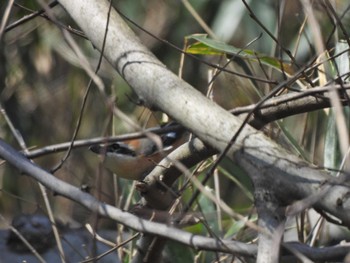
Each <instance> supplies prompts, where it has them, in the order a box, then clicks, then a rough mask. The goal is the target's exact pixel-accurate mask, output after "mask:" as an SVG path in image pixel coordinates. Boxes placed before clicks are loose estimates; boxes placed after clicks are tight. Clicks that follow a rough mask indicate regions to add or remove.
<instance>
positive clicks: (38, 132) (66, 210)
mask: <svg viewBox="0 0 350 263" xmlns="http://www.w3.org/2000/svg"><path fill="white" fill-rule="evenodd" d="M190 2H191V5H192V7H193V9H194V10H196V12H197V14H193V13H191V12H190V10H189V9H188V8H187V7H186V3H187V1H158V0H149V1H146V0H144V1H140V0H139V1H136V0H132V1H118V2H116V3H114V5H115V7H116V8H117V9H118V10H120V12H122V13H123V14H124V15H126V16H127V17H129V18H130V19H131V20H132V21H134V22H135V23H136V24H137V25H139V26H140V27H141V28H144V29H145V31H143V30H141V29H140V28H139V27H136V26H135V25H133V24H132V23H129V25H130V26H131V27H132V28H133V29H134V30H135V32H136V33H137V35H139V37H140V39H141V41H142V42H143V43H144V44H145V45H146V46H147V47H149V48H150V49H151V51H152V52H154V53H155V55H156V56H157V57H158V58H159V59H160V60H161V61H163V62H164V63H165V64H166V65H167V67H168V68H169V69H171V70H172V71H173V72H179V68H180V66H181V65H183V69H182V71H181V73H182V77H183V78H184V79H185V80H186V81H188V82H189V83H190V84H192V85H193V86H194V87H196V88H197V89H199V90H201V91H202V92H203V93H207V92H208V88H209V86H210V85H209V82H210V80H211V78H212V76H213V75H214V74H215V73H216V72H215V70H214V69H212V68H211V67H209V66H207V65H205V64H204V63H202V62H201V61H200V60H196V59H193V58H191V57H187V56H185V57H184V62H183V64H182V62H181V53H180V52H179V51H178V50H176V49H175V48H174V47H172V46H171V45H168V44H167V43H166V42H162V41H160V40H159V39H155V38H153V37H152V36H150V35H149V34H148V33H147V31H149V32H152V34H154V35H156V36H157V37H158V38H160V39H163V40H166V41H169V42H170V43H172V44H174V45H176V46H177V47H179V48H180V49H186V50H187V51H188V52H190V53H193V54H195V56H196V57H197V58H200V59H201V60H204V61H207V62H210V63H213V64H217V65H221V66H224V65H225V64H226V62H227V58H228V57H232V56H234V55H233V54H234V53H237V50H238V53H239V54H240V55H242V56H243V59H242V60H240V61H236V62H231V63H230V64H229V65H228V68H229V69H230V70H235V71H238V72H240V73H243V74H247V72H246V71H245V67H248V68H249V69H250V70H251V73H252V74H253V75H254V76H256V77H268V78H270V79H275V80H279V81H280V80H283V78H284V73H287V74H289V73H290V74H292V73H293V72H295V70H297V65H296V64H298V65H303V64H305V63H306V62H308V61H309V60H310V58H312V57H313V56H314V55H315V48H314V40H313V38H312V34H311V32H312V29H311V28H309V27H308V25H305V26H304V19H305V15H304V13H303V9H302V7H301V4H300V3H299V2H298V1H291V0H286V1H270V0H250V1H247V2H248V3H249V5H250V7H251V8H252V12H253V14H254V15H255V16H256V17H257V18H256V20H254V19H252V17H251V16H250V15H249V12H248V11H247V9H246V8H245V7H244V6H243V4H242V2H241V1H228V0H227V1H215V0H212V1H209V0H203V1H190ZM16 3H18V4H22V5H24V6H26V7H27V8H30V9H33V10H37V9H40V5H38V3H37V2H36V1H17V2H16ZM0 5H1V11H2V12H3V11H4V8H5V3H2V4H0ZM347 5H348V1H340V0H339V1H336V7H337V11H338V14H339V15H340V14H342V12H343V11H345V10H346V9H345V8H346V7H347ZM314 8H315V9H314V11H315V13H316V15H317V18H318V22H319V25H320V27H321V29H322V35H323V38H324V41H325V43H326V44H327V48H328V49H329V52H330V54H334V52H335V51H334V47H335V46H336V45H337V44H339V43H340V39H342V37H344V36H343V35H342V33H341V32H339V31H336V32H334V31H333V27H332V21H331V20H330V19H329V18H328V16H327V14H326V11H325V9H324V8H323V7H322V5H321V4H319V3H318V2H317V1H316V2H315V3H314ZM53 11H54V13H55V15H56V17H57V20H58V21H59V22H60V23H62V24H64V25H66V26H70V27H72V28H77V26H76V25H75V24H74V22H73V21H72V20H71V19H70V18H69V16H68V15H67V14H66V13H65V11H64V10H63V9H62V8H61V7H59V6H57V7H55V8H54V9H53ZM29 13H30V12H29V11H27V10H24V9H23V8H20V7H19V6H16V7H14V8H13V9H12V12H11V15H10V21H9V24H11V23H13V22H15V21H17V20H18V19H20V18H22V17H23V16H25V15H27V14H29ZM196 15H198V18H200V19H202V20H203V21H205V23H206V24H207V25H208V26H209V27H210V28H211V29H212V32H206V31H205V30H204V29H203V27H202V26H201V25H200V24H199V23H198V18H197V19H196ZM257 21H260V22H261V23H262V24H263V25H264V27H266V29H267V30H268V31H269V32H272V34H273V35H274V36H276V38H277V39H278V44H277V43H276V42H275V41H273V40H272V38H271V37H270V36H269V35H268V34H267V33H266V32H265V31H264V30H263V29H262V27H261V26H259V25H258V24H257ZM342 23H343V24H344V25H345V26H346V28H349V15H347V13H345V16H344V17H343V18H342ZM198 34H201V35H198ZM202 34H207V35H208V34H209V36H208V38H210V39H215V42H210V43H209V42H208V40H206V39H205V38H204V37H203V35H202ZM73 37H74V39H75V41H76V42H77V44H78V45H79V47H80V48H81V49H82V50H83V51H84V54H85V56H86V57H87V58H88V61H89V63H90V64H91V65H92V67H96V65H97V63H98V59H99V53H98V52H97V51H96V50H95V49H94V47H93V46H92V45H91V43H90V42H89V41H88V40H86V39H84V38H82V37H80V36H76V35H73ZM185 45H186V46H185ZM279 45H283V46H284V47H285V48H286V49H288V50H290V51H291V53H292V54H293V56H294V57H295V60H296V63H291V61H290V58H289V57H288V56H287V54H286V53H285V52H283V51H281V49H280V48H279ZM227 48H229V49H230V50H231V49H232V50H233V53H232V52H227V51H228V50H227ZM346 48H348V47H347V46H346ZM230 50H229V51H230ZM243 50H246V51H243ZM214 51H215V52H214ZM249 52H250V53H249ZM256 54H259V57H261V60H260V61H257V60H256V59H254V58H253V57H255V56H256ZM244 55H246V56H245V57H244ZM249 55H250V56H249ZM262 55H264V56H262ZM0 57H1V59H0V60H1V65H0V87H1V90H0V99H1V106H2V108H3V110H4V111H3V112H6V114H7V117H8V118H9V120H10V121H11V122H12V124H13V126H14V127H15V129H16V131H17V132H18V135H19V136H22V137H23V140H24V142H25V143H26V146H27V147H28V149H29V150H32V149H36V148H40V147H44V146H47V145H52V144H56V143H61V142H67V141H69V140H71V138H72V135H73V133H74V130H75V128H76V123H77V120H78V118H79V115H80V114H81V110H80V109H81V105H82V101H83V96H84V94H85V91H86V89H87V85H88V82H89V78H88V76H87V75H86V74H85V72H84V71H83V70H82V69H81V67H80V63H79V59H78V58H77V57H76V55H75V54H74V52H72V51H71V49H70V48H69V46H68V44H67V43H66V41H65V40H64V38H63V37H62V32H61V30H60V28H59V27H58V26H57V25H56V24H54V23H52V22H50V21H48V20H46V19H45V18H42V17H38V18H35V19H32V20H30V21H28V22H27V23H25V24H22V25H20V26H18V27H16V28H14V29H12V30H9V31H8V32H6V34H5V35H4V37H3V39H2V43H1V49H0ZM280 61H283V63H285V64H284V65H285V69H287V68H288V69H289V71H288V70H287V71H286V72H283V71H282V70H281V66H280ZM260 63H262V64H264V65H263V66H262V65H261V64H260ZM332 63H333V64H332ZM334 63H336V62H335V61H333V62H330V65H331V66H334ZM337 66H338V67H341V66H346V65H343V64H341V62H339V64H338V65H337ZM345 70H346V69H345ZM98 75H99V76H100V77H101V78H102V80H103V81H104V84H105V87H106V94H107V95H108V96H110V98H111V99H112V100H113V101H114V103H115V104H116V105H117V106H118V108H119V109H121V110H122V111H123V112H124V113H126V114H127V115H128V116H129V117H130V118H131V119H133V120H135V121H137V122H139V123H140V124H141V125H144V126H146V127H152V126H155V125H158V124H159V123H160V122H161V120H162V114H161V113H159V112H153V113H152V112H150V111H149V110H147V109H145V108H143V107H142V106H138V105H137V104H136V103H135V101H137V98H136V96H135V95H134V94H133V92H132V91H131V89H130V88H129V86H128V85H127V84H126V83H125V82H124V81H123V80H122V79H121V77H120V76H119V75H118V74H117V73H116V72H115V70H114V69H113V68H112V67H111V66H110V65H109V64H108V63H107V62H106V61H103V62H102V65H101V69H100V70H99V72H98ZM310 78H311V79H312V80H313V81H314V83H315V85H316V86H317V85H322V84H323V83H320V80H319V76H318V73H317V72H314V73H313V74H312V75H310ZM305 87H306V82H305V81H304V80H300V83H297V84H295V86H294V88H296V89H302V88H305ZM272 88H273V85H271V84H268V83H262V82H259V81H253V80H250V79H248V78H242V77H239V76H235V75H233V74H229V73H220V74H219V75H218V77H217V78H216V79H215V81H214V82H213V85H212V87H211V89H212V93H211V94H212V98H213V99H214V100H215V101H216V102H217V103H219V104H220V105H222V106H223V107H225V108H226V109H232V108H235V107H237V106H242V105H247V104H250V103H253V102H256V101H258V99H259V98H260V97H261V96H263V95H264V94H266V93H267V92H268V91H270V90H271V89H272ZM285 92H287V91H285ZM345 114H346V116H348V115H347V114H348V112H347V111H345ZM5 117H6V116H5V115H4V114H3V115H0V136H1V138H3V139H4V140H6V141H7V142H9V143H11V144H12V145H14V146H15V147H17V148H18V149H20V147H19V145H18V142H17V140H16V139H15V136H14V134H13V131H11V129H10V127H9V122H8V121H6V118H5ZM269 128H271V129H270V130H268V129H266V130H267V133H268V134H269V135H270V136H272V137H273V138H275V139H276V140H278V141H279V142H283V144H284V145H285V146H286V147H288V148H289V150H293V151H295V152H296V153H298V154H300V155H302V156H303V157H304V158H305V159H307V160H309V161H310V162H313V163H315V164H317V165H320V166H327V167H330V168H337V167H338V165H339V162H340V160H339V158H340V157H339V156H340V154H339V149H338V148H339V147H338V142H339V141H341V139H339V138H337V133H336V131H335V128H334V121H333V117H332V112H331V111H329V110H320V111H315V112H311V113H306V114H300V115H297V116H293V117H288V118H286V119H284V120H282V121H279V122H278V123H274V124H271V125H270V126H269ZM131 131H133V130H132V129H131V128H130V127H128V125H126V124H125V123H124V122H123V121H122V120H120V119H118V118H115V117H113V116H112V113H111V112H110V109H109V107H108V105H106V103H105V100H104V98H103V97H102V96H101V94H100V92H99V91H98V90H97V88H96V87H95V86H93V87H92V89H91V91H90V93H89V96H88V99H87V104H86V107H85V110H84V112H83V117H82V123H81V127H80V129H79V133H78V139H86V138H93V137H98V136H104V135H110V134H123V133H127V132H131ZM63 155H64V153H57V154H50V155H45V156H43V157H41V158H38V159H36V160H35V162H37V163H38V164H39V165H40V166H42V167H43V168H45V169H47V170H50V169H52V168H53V167H54V166H55V165H56V164H58V163H59V162H60V160H61V159H62V157H63ZM324 156H328V157H327V158H326V160H325V158H324ZM329 156H331V157H329ZM211 161H212V160H207V164H209V163H210V162H211ZM205 171H206V169H203V173H204V172H205ZM218 174H219V176H218V178H219V179H218V182H219V183H218V184H215V183H214V180H211V181H210V183H209V184H208V187H211V188H213V189H216V190H218V189H220V196H221V198H222V199H223V200H225V202H227V203H228V204H229V205H230V206H231V208H232V209H234V210H235V211H237V212H240V213H242V214H243V215H245V216H247V217H249V218H251V220H252V221H254V220H255V219H256V218H255V216H254V207H253V203H252V192H251V190H252V187H251V183H250V182H249V180H248V178H247V177H246V176H245V174H244V172H243V171H241V170H240V169H239V167H238V166H237V165H235V164H232V163H230V162H229V161H228V160H225V161H224V162H223V163H222V165H221V166H220V168H219V169H218ZM55 176H57V177H58V178H61V179H63V180H65V181H68V182H70V183H72V184H74V185H76V186H88V187H89V191H90V192H91V193H93V194H94V195H96V196H98V197H99V198H100V199H102V200H104V201H106V202H108V203H112V204H115V205H116V206H117V207H120V208H123V209H128V207H129V204H128V202H127V200H128V197H129V194H130V196H131V200H132V201H131V203H132V204H134V203H136V202H137V201H138V199H139V196H138V194H137V193H134V192H132V191H131V190H132V189H133V184H132V183H131V182H128V181H125V180H123V179H120V180H116V181H115V180H113V177H112V176H111V175H110V174H109V173H108V172H107V171H105V170H104V169H101V168H100V167H99V160H98V159H97V158H96V157H95V156H94V155H93V154H91V153H90V152H89V151H88V149H87V148H82V149H74V150H73V151H72V154H71V156H70V157H69V158H68V159H67V160H66V161H65V162H64V165H63V166H62V168H61V169H59V170H58V171H57V172H56V173H55ZM198 176H199V178H201V176H202V174H200V173H199V175H198ZM182 183H184V182H179V185H181V184H182ZM218 187H219V188H218ZM0 189H1V192H0V196H1V198H0V213H1V215H2V216H3V217H4V218H5V219H6V220H0V224H1V225H2V227H6V225H7V224H8V222H10V220H11V218H12V217H13V216H14V215H16V214H19V213H34V212H41V213H45V208H44V205H43V199H42V197H41V194H40V191H39V190H38V185H37V183H36V182H35V181H33V180H32V179H31V178H28V177H26V176H24V175H20V174H19V173H18V172H17V171H15V170H13V169H12V168H11V167H9V166H8V165H6V164H2V165H1V166H0ZM192 193H193V189H192V188H188V189H187V190H186V191H185V192H184V194H183V197H182V201H183V203H186V202H187V201H188V199H189V198H190V197H191V195H192ZM49 198H50V202H51V205H52V207H53V209H54V212H55V216H56V217H57V218H58V219H59V220H61V221H62V222H64V223H69V224H70V225H73V226H74V225H79V224H81V223H88V222H90V223H91V222H96V221H97V222H98V225H99V227H103V228H111V229H113V228H114V227H115V223H113V222H111V221H109V220H106V219H98V220H97V219H96V216H95V215H92V214H91V213H90V212H89V211H86V210H85V209H83V208H81V207H79V206H78V205H76V204H74V203H73V202H71V201H69V200H66V199H64V198H61V197H59V196H55V195H54V193H50V196H49ZM194 210H196V211H201V212H203V214H204V215H206V216H207V224H204V223H202V224H198V225H196V226H193V227H190V228H188V230H191V231H194V232H198V233H202V234H207V232H208V231H207V228H206V225H208V226H210V227H211V230H212V231H214V233H218V234H220V233H226V237H236V238H237V239H239V240H244V241H254V235H253V234H252V233H250V231H249V229H246V228H245V227H244V225H243V224H242V222H239V221H235V220H233V219H232V218H228V217H226V216H223V217H222V218H218V217H217V216H218V215H220V213H219V214H218V213H217V208H216V207H215V205H214V204H213V203H211V202H210V201H209V200H207V199H206V198H205V197H200V199H199V200H198V202H197V204H196V207H195V208H194ZM309 230H310V229H309ZM306 231H307V230H306ZM308 233H309V232H308ZM328 234H329V233H328ZM321 237H322V236H321ZM325 239H326V240H327V238H325ZM319 242H326V241H322V240H321V238H320V239H319ZM189 251H191V250H189ZM203 254H204V255H203ZM183 256H184V257H185V256H186V257H193V256H194V252H193V251H191V252H189V254H188V255H187V254H186V255H185V254H183ZM213 257H214V256H213V254H212V253H211V252H202V254H201V255H200V258H201V260H203V262H205V261H208V262H209V261H210V260H211V259H212V258H213Z"/></svg>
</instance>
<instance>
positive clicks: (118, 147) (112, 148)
mask: <svg viewBox="0 0 350 263" xmlns="http://www.w3.org/2000/svg"><path fill="white" fill-rule="evenodd" d="M106 152H113V153H119V154H126V155H130V156H136V153H135V151H134V150H132V149H130V148H129V147H128V146H127V145H124V144H120V143H112V144H110V145H108V146H107V147H106Z"/></svg>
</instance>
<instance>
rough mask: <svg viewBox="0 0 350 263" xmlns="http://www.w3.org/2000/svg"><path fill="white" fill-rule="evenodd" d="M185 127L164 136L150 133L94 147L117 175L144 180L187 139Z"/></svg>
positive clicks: (107, 166) (109, 168)
mask: <svg viewBox="0 0 350 263" xmlns="http://www.w3.org/2000/svg"><path fill="white" fill-rule="evenodd" d="M183 133H184V131H183V130H180V131H172V132H168V133H166V134H164V135H160V136H157V135H155V134H146V137H145V138H141V139H136V140H130V141H125V142H123V143H122V142H115V143H111V144H106V145H93V146H91V147H90V150H91V151H92V152H94V153H96V154H98V155H100V156H101V158H102V161H103V165H104V166H105V167H106V168H107V169H108V170H110V171H111V172H113V173H115V174H116V175H117V176H119V177H121V178H125V179H129V180H142V179H143V178H144V176H145V175H146V174H147V172H149V171H151V170H152V169H153V168H154V167H155V166H156V165H157V164H158V163H159V162H160V161H161V160H162V159H163V158H164V157H166V156H167V155H168V154H169V153H170V152H172V151H173V150H175V149H176V148H177V147H178V146H180V144H181V143H182V142H183V140H181V138H182V137H183Z"/></svg>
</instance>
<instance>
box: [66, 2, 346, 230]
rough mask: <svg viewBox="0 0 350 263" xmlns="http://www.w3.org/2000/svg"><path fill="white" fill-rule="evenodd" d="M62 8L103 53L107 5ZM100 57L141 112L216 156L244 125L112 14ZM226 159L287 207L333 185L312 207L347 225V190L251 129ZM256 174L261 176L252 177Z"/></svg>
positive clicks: (72, 5)
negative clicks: (170, 122) (162, 115)
mask: <svg viewBox="0 0 350 263" xmlns="http://www.w3.org/2000/svg"><path fill="white" fill-rule="evenodd" d="M60 3H61V4H62V5H63V6H64V8H65V9H66V10H67V12H68V13H69V14H70V15H71V16H72V18H73V19H74V20H75V21H76V22H77V23H78V25H79V26H80V27H81V28H82V30H83V31H84V32H85V33H86V35H87V36H88V37H89V39H90V40H91V41H92V43H93V44H94V46H95V47H96V48H98V49H99V50H101V48H102V41H103V37H104V32H105V31H104V28H105V26H106V20H107V13H108V3H107V2H106V1H94V0H86V1H83V0H77V1H68V0H61V1H60ZM104 56H105V58H106V59H107V60H108V61H109V62H110V63H111V64H112V65H113V66H114V68H115V69H116V70H117V71H118V72H119V73H120V74H121V75H122V76H123V78H124V79H125V80H126V81H127V82H128V83H129V84H130V86H131V87H132V88H133V89H134V91H135V92H136V94H137V95H138V96H139V98H140V100H141V101H143V102H144V104H145V106H147V107H149V108H151V109H158V110H161V111H164V112H166V113H167V114H169V115H170V116H171V117H172V118H173V119H175V120H176V121H178V122H179V123H180V124H182V125H183V126H184V127H186V128H187V129H189V130H190V131H192V132H193V133H194V134H195V135H197V136H198V137H199V138H200V139H201V140H203V141H204V142H205V143H206V144H208V145H209V146H211V147H213V148H214V149H216V150H217V151H223V150H224V149H225V148H226V146H227V144H228V143H229V141H230V140H231V138H232V136H233V135H234V134H235V132H236V131H237V130H238V128H239V127H240V125H241V124H242V121H241V120H240V119H239V118H237V117H235V116H232V115H231V114H230V113H229V112H227V111H226V110H224V109H222V108H221V107H220V106H218V105H217V104H215V103H214V102H212V101H210V100H209V99H207V98H206V97H205V96H204V95H202V94H201V93H200V92H198V91H197V90H196V89H194V88H193V87H191V86H190V85H189V84H188V83H186V82H185V81H183V80H181V79H179V78H178V77H177V76H176V75H175V74H173V73H172V72H170V71H169V70H167V69H166V66H164V65H163V64H162V63H161V62H160V61H159V60H157V59H156V58H155V57H154V55H153V54H152V53H150V52H149V51H148V50H147V49H146V48H145V47H144V46H143V45H142V44H141V43H140V41H139V39H138V38H137V37H136V36H135V34H134V33H133V32H132V31H131V29H130V28H129V27H128V26H127V25H126V24H125V22H124V21H123V20H122V19H121V18H120V17H119V15H118V14H117V12H116V11H115V10H112V12H111V14H110V24H109V27H108V36H107V39H106V45H105V49H104ZM286 83H287V82H286ZM228 157H229V158H231V159H232V160H233V161H235V162H236V163H239V164H240V165H241V166H242V167H243V168H244V169H245V170H246V171H247V173H248V174H249V175H250V177H251V179H252V180H253V181H256V180H263V183H264V185H265V186H266V187H267V188H269V189H271V190H272V191H274V192H275V194H276V197H277V198H278V199H281V201H282V202H283V203H285V204H290V203H292V202H293V201H295V200H299V199H302V198H305V197H307V196H309V195H312V194H315V193H317V191H318V189H319V188H320V187H321V186H322V185H324V184H331V185H332V187H331V189H330V190H329V191H328V192H327V193H326V194H325V195H324V196H323V198H322V199H321V200H319V201H318V202H317V204H316V206H317V207H318V208H320V209H323V210H325V211H327V212H329V213H331V214H333V215H335V216H336V217H338V218H339V219H341V220H342V221H343V222H344V223H346V224H347V225H350V213H348V211H349V208H350V200H349V198H348V196H349V195H348V194H347V193H348V191H349V188H348V187H347V186H342V185H336V184H338V182H334V180H333V179H332V177H331V176H330V175H329V174H328V173H327V172H326V171H320V170H318V169H317V168H316V167H313V166H311V165H309V164H308V163H306V162H304V161H302V160H300V159H299V158H297V157H296V156H293V155H291V154H290V153H289V152H287V151H285V150H284V149H281V148H280V147H279V146H278V145H277V144H276V143H275V142H273V141H271V140H270V139H269V138H268V137H266V136H265V135H263V134H262V133H261V132H257V131H256V130H255V129H254V128H252V127H251V126H249V125H246V126H245V128H244V129H243V131H242V132H241V133H240V135H239V137H238V139H237V141H236V143H235V144H234V145H233V147H231V149H230V150H229V151H228ZM256 168H258V170H259V171H260V174H256V171H257V169H256ZM338 199H340V200H342V204H341V206H339V205H337V200H338Z"/></svg>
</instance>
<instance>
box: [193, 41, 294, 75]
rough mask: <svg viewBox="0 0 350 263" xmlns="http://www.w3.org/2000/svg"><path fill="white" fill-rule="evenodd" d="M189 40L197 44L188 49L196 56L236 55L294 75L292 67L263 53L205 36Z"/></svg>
mask: <svg viewBox="0 0 350 263" xmlns="http://www.w3.org/2000/svg"><path fill="white" fill-rule="evenodd" d="M187 39H194V40H196V41H198V42H195V43H193V44H191V45H189V46H188V47H187V49H186V52H187V53H190V54H196V55H235V56H239V57H241V58H243V59H248V60H250V61H254V62H258V61H260V62H261V63H262V64H264V65H267V66H271V67H273V68H275V69H278V70H280V71H282V70H283V71H284V72H286V73H287V74H293V72H294V71H293V69H292V68H291V66H290V65H289V64H287V63H285V62H281V61H280V60H279V59H277V58H274V57H270V56H267V55H264V54H262V53H259V52H256V51H255V50H250V49H240V48H236V47H234V46H232V45H228V44H226V43H224V42H221V41H218V40H214V39H210V38H207V36H206V35H203V34H194V35H190V36H187Z"/></svg>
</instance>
